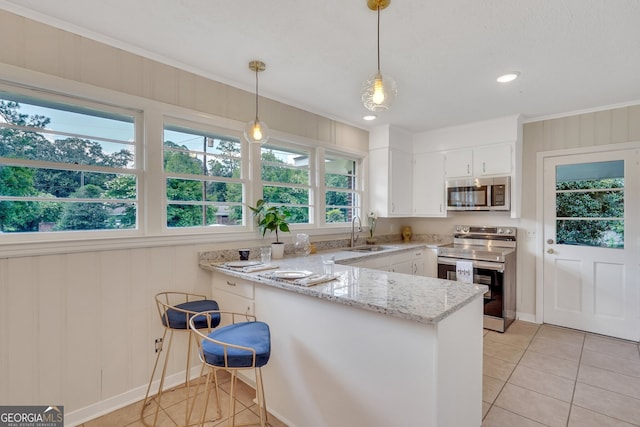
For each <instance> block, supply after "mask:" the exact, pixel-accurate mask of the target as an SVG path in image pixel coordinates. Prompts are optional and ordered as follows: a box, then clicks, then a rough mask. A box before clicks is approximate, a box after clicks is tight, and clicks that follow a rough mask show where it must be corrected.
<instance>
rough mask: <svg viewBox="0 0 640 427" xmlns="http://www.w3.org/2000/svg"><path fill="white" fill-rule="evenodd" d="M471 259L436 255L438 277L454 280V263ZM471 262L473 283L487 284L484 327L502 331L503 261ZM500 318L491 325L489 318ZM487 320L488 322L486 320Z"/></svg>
mask: <svg viewBox="0 0 640 427" xmlns="http://www.w3.org/2000/svg"><path fill="white" fill-rule="evenodd" d="M458 261H472V260H463V259H458V258H447V257H438V278H439V279H447V280H456V263H457V262H458ZM472 262H473V283H476V284H479V285H487V286H488V287H489V290H488V291H487V292H486V293H485V294H484V315H485V322H484V323H485V327H486V328H488V329H494V330H499V331H500V332H504V326H502V325H503V321H502V319H503V317H504V312H503V308H504V280H505V276H504V263H501V262H491V261H472ZM492 318H495V319H496V320H497V319H500V321H499V322H496V325H495V326H492V324H493V322H491V320H490V319H492ZM488 320H489V322H488Z"/></svg>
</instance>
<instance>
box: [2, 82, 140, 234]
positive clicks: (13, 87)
mask: <svg viewBox="0 0 640 427" xmlns="http://www.w3.org/2000/svg"><path fill="white" fill-rule="evenodd" d="M0 91H3V92H6V93H7V94H8V96H9V97H10V96H11V95H15V96H18V97H24V98H25V99H27V100H28V99H33V101H34V103H37V102H39V101H40V102H42V103H43V105H44V106H46V107H48V108H56V107H55V104H60V105H63V106H68V107H69V110H70V111H73V108H74V107H77V109H78V110H80V111H79V112H80V113H83V110H89V111H91V110H94V111H96V112H103V113H105V114H107V115H109V114H112V115H116V116H118V115H119V116H129V117H131V118H132V119H133V126H134V135H135V140H134V141H133V143H132V144H131V145H132V146H133V147H134V150H135V151H134V152H135V154H134V165H133V167H132V168H115V167H113V168H112V167H105V166H98V165H85V164H81V165H79V164H73V163H57V162H50V161H43V160H31V159H17V158H7V157H2V158H0V163H2V164H3V165H6V166H24V167H31V168H40V169H55V170H68V171H87V172H90V173H92V172H95V173H110V174H126V175H133V176H135V178H136V184H137V191H136V193H137V195H136V198H135V199H122V200H114V199H100V202H106V203H110V202H132V203H135V205H136V227H135V228H131V229H100V230H69V231H40V232H17V233H4V234H2V240H3V242H6V243H15V242H20V243H21V242H25V241H35V242H39V241H49V240H55V241H65V240H69V241H74V240H79V239H93V238H113V237H134V236H140V235H141V234H142V229H143V221H142V218H144V209H145V206H144V204H143V203H142V202H141V201H142V200H143V199H144V189H143V186H142V184H141V180H142V177H143V172H144V171H143V168H142V165H143V161H142V158H143V150H142V145H143V144H142V135H143V133H142V117H143V114H142V111H141V110H138V109H134V108H127V107H122V106H114V105H113V104H110V103H107V102H99V101H93V100H88V99H86V98H81V97H78V96H73V95H66V94H62V93H58V92H53V91H49V90H42V89H37V88H32V87H27V86H24V85H17V84H11V83H4V82H0ZM19 103H20V102H19ZM60 110H64V109H63V108H60ZM89 115H90V114H89ZM7 127H13V128H21V129H23V130H28V131H32V132H37V133H42V134H52V135H63V136H73V137H78V138H85V139H100V140H104V141H108V140H109V138H106V137H98V136H96V135H82V134H72V133H68V132H60V131H56V130H48V129H33V128H22V127H16V126H11V125H7ZM2 200H16V198H15V197H5V198H2ZM20 200H21V201H36V202H40V201H50V200H49V199H43V198H41V197H29V198H20ZM53 200H55V199H53ZM74 202H93V203H97V200H96V199H87V200H84V199H78V198H73V197H69V198H65V199H64V203H74Z"/></svg>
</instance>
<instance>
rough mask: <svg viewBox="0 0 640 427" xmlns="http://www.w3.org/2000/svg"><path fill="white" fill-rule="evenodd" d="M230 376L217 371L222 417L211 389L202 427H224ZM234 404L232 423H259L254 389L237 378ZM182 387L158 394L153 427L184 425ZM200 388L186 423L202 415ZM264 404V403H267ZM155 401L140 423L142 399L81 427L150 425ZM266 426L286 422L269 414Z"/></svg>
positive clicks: (193, 422) (282, 426)
mask: <svg viewBox="0 0 640 427" xmlns="http://www.w3.org/2000/svg"><path fill="white" fill-rule="evenodd" d="M229 380H230V376H229V374H228V373H227V372H224V371H220V372H219V373H218V382H219V383H220V388H221V392H220V407H221V411H222V414H221V415H222V417H221V418H219V419H216V418H217V414H216V404H215V398H214V396H213V390H212V391H211V396H210V400H209V405H208V406H207V414H206V417H205V420H206V422H205V424H204V425H205V426H206V427H213V426H215V427H218V426H219V427H224V426H226V425H227V422H228V421H227V420H228V417H227V414H228V410H229V406H228V405H229V394H228V391H229V386H230V381H229ZM195 385H197V380H194V381H193V382H192V387H191V390H190V393H191V396H192V399H191V403H190V404H192V403H193V396H194V395H195V390H196V388H195ZM237 388H238V389H237V391H236V397H237V403H236V411H235V412H236V424H240V425H243V424H244V425H247V424H248V425H258V426H259V425H260V417H259V415H258V405H257V404H256V403H255V402H254V398H255V391H254V390H253V389H252V388H251V387H249V386H248V385H246V384H245V383H243V382H242V381H238V383H237ZM186 390H187V389H186V387H184V386H180V387H177V388H175V389H172V390H168V391H165V392H164V393H163V395H162V399H161V402H160V412H159V413H158V421H157V423H156V426H158V427H176V426H184V425H185V424H186V423H185V415H186V414H185V411H186V407H187V405H186V397H187V391H186ZM204 396H205V393H204V387H203V386H201V387H199V391H198V394H197V397H196V403H195V406H194V407H193V411H192V415H191V418H190V420H189V425H199V424H198V423H199V420H200V416H201V415H202V409H203V404H204ZM267 404H268V402H267ZM156 408H157V404H156V403H155V401H152V403H151V404H150V405H149V406H148V407H147V408H146V409H145V418H144V422H143V421H142V420H141V419H140V410H141V409H142V401H140V402H136V403H133V404H131V405H129V406H127V407H124V408H122V409H119V410H117V411H114V412H111V413H109V414H107V415H104V416H102V417H100V418H96V419H94V420H91V421H88V422H86V423H84V424H82V426H81V427H144V426H151V425H153V418H154V414H155V409H156ZM268 418H269V420H268V421H269V425H270V426H271V427H286V425H285V424H284V423H282V422H280V421H279V420H278V419H277V418H275V417H274V416H273V415H271V414H269V417H268Z"/></svg>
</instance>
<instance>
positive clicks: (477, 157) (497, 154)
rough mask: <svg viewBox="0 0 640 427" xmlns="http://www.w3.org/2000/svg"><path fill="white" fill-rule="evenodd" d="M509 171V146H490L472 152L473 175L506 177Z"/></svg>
mask: <svg viewBox="0 0 640 427" xmlns="http://www.w3.org/2000/svg"><path fill="white" fill-rule="evenodd" d="M511 169H512V168H511V144H499V145H492V146H489V147H482V148H476V149H475V150H473V171H474V173H475V175H508V174H510V173H511Z"/></svg>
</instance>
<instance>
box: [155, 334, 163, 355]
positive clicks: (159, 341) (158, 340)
mask: <svg viewBox="0 0 640 427" xmlns="http://www.w3.org/2000/svg"><path fill="white" fill-rule="evenodd" d="M155 344H156V353H157V352H159V351H162V338H156V341H155Z"/></svg>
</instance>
